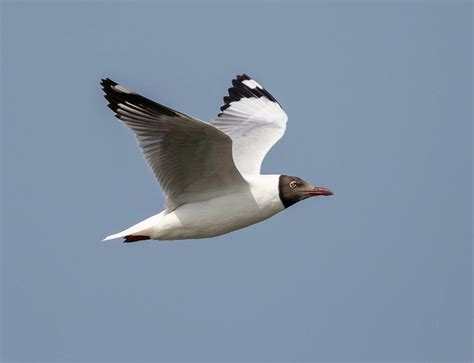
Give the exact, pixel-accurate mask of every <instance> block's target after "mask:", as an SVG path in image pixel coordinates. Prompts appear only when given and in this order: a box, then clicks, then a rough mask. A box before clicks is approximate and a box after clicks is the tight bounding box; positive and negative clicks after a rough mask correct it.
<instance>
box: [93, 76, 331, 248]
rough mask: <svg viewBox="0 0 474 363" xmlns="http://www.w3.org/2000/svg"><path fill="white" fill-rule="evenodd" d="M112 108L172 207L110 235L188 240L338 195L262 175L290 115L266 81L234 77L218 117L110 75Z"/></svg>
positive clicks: (132, 239)
mask: <svg viewBox="0 0 474 363" xmlns="http://www.w3.org/2000/svg"><path fill="white" fill-rule="evenodd" d="M101 85H102V89H103V91H104V92H105V98H106V99H107V101H108V102H109V104H108V106H109V108H110V109H111V110H112V111H113V112H114V113H115V116H116V117H117V118H118V119H119V120H120V121H121V122H122V123H123V124H124V125H125V126H127V127H128V128H129V129H130V130H131V131H133V132H134V133H135V136H136V138H137V141H138V144H139V146H140V147H141V149H142V152H143V155H144V157H145V159H146V161H147V163H148V165H149V166H150V168H151V169H152V171H153V173H154V175H155V177H156V179H157V181H158V183H159V184H160V186H161V188H162V190H163V193H164V195H165V199H166V205H165V209H164V210H163V211H162V212H161V213H159V214H156V215H154V216H152V217H150V218H148V219H145V220H144V221H142V222H140V223H137V224H135V225H133V226H131V227H130V228H127V229H125V230H124V231H122V232H119V233H116V234H112V235H110V236H108V237H106V238H105V239H104V241H105V240H111V239H115V238H124V242H136V241H141V240H148V239H154V240H181V239H197V238H209V237H215V236H219V235H222V234H225V233H228V232H231V231H235V230H238V229H241V228H244V227H247V226H249V225H252V224H255V223H258V222H261V221H263V220H265V219H267V218H269V217H271V216H273V215H275V214H276V213H278V212H281V211H283V210H284V209H285V208H288V207H290V206H292V205H293V204H295V203H297V202H299V201H301V200H304V199H306V198H309V197H313V196H321V195H323V196H328V195H332V194H333V193H332V192H331V191H330V190H329V189H327V188H323V187H316V186H313V185H311V184H310V183H308V182H306V181H304V180H303V179H301V178H298V177H295V176H289V175H262V174H260V168H261V165H262V161H263V159H264V157H265V155H266V154H267V152H268V151H269V150H270V149H271V147H272V146H273V145H274V144H275V143H276V142H277V141H278V140H279V139H280V138H281V137H282V136H283V134H284V133H285V129H286V122H287V120H288V117H287V115H286V113H285V111H283V109H282V107H281V106H280V104H279V103H278V102H277V101H276V100H275V98H273V96H272V95H271V94H270V93H269V92H268V91H267V90H265V88H263V87H262V86H261V85H260V83H258V82H257V81H255V80H254V79H252V78H250V77H249V76H247V75H246V74H243V75H238V76H236V78H235V79H233V80H232V87H231V88H229V90H228V93H229V94H228V96H225V97H224V105H223V106H222V107H221V108H220V111H221V112H220V113H219V114H218V116H217V118H216V119H214V121H213V122H212V123H206V122H203V121H201V120H199V119H197V118H195V117H191V116H188V115H185V114H183V113H181V112H178V111H175V110H172V109H171V108H168V107H166V106H163V105H161V104H159V103H157V102H154V101H152V100H149V99H147V98H145V97H143V96H141V95H139V94H138V93H136V92H134V91H131V90H129V89H127V88H125V87H124V86H122V85H120V84H117V83H116V82H114V81H112V80H111V79H109V78H106V79H103V80H102V82H101Z"/></svg>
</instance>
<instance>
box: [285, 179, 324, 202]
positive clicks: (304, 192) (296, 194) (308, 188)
mask: <svg viewBox="0 0 474 363" xmlns="http://www.w3.org/2000/svg"><path fill="white" fill-rule="evenodd" d="M278 190H279V193H280V200H281V202H282V203H283V205H284V206H285V208H288V207H289V206H291V205H293V204H295V203H297V202H299V201H300V200H303V199H306V198H309V197H317V196H318V195H325V196H327V195H332V192H331V191H330V190H329V189H327V188H323V187H315V186H313V185H311V184H309V183H307V182H305V181H304V180H303V179H301V178H298V177H297V176H289V175H280V180H279V183H278Z"/></svg>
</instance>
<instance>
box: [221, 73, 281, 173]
mask: <svg viewBox="0 0 474 363" xmlns="http://www.w3.org/2000/svg"><path fill="white" fill-rule="evenodd" d="M221 111H222V112H221V113H219V115H218V116H217V118H216V119H215V120H214V121H213V122H212V125H214V126H215V127H217V128H218V129H219V130H221V131H223V132H225V133H226V134H227V135H229V136H230V137H231V138H232V143H233V149H232V152H233V157H234V162H235V165H236V166H237V169H239V171H240V172H241V173H242V174H243V175H246V174H260V168H261V165H262V161H263V159H264V158H265V155H266V154H267V152H268V151H269V150H270V149H271V147H272V146H273V145H274V144H275V143H276V142H277V141H278V140H279V139H280V138H281V137H282V136H283V134H284V133H285V129H286V121H287V120H288V116H287V115H286V113H285V111H283V109H282V108H281V106H280V104H279V103H278V102H277V101H276V100H275V98H273V96H272V95H271V94H270V93H269V92H268V91H267V90H265V88H263V87H262V86H261V85H260V84H259V83H258V82H256V81H255V80H253V79H251V78H250V77H249V76H247V75H246V74H243V75H241V76H240V75H239V76H237V77H236V78H235V79H233V80H232V87H231V88H229V95H228V96H226V97H224V105H223V106H222V107H221Z"/></svg>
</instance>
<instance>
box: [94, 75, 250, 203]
mask: <svg viewBox="0 0 474 363" xmlns="http://www.w3.org/2000/svg"><path fill="white" fill-rule="evenodd" d="M101 84H102V87H103V90H104V92H105V98H106V99H107V100H108V101H109V105H108V106H109V107H110V108H111V109H112V111H114V112H115V116H116V117H117V118H118V119H119V120H120V121H122V122H123V123H124V124H125V125H126V126H127V127H129V128H130V129H131V130H132V131H133V132H134V133H135V134H136V137H137V140H138V143H139V145H140V147H141V148H142V151H143V154H144V156H145V159H146V161H147V162H148V164H149V165H150V167H151V169H152V170H153V173H154V174H155V176H156V179H157V180H158V182H159V183H160V185H161V187H162V189H163V191H164V194H165V196H166V207H167V210H168V211H172V210H174V209H175V208H177V207H178V206H180V205H181V204H185V203H192V202H197V201H203V200H208V199H211V198H216V197H219V196H222V195H225V194H228V193H230V192H232V191H233V190H235V191H237V190H240V189H241V188H247V187H248V184H247V182H246V181H245V180H244V179H243V177H242V175H241V174H240V173H239V171H238V170H237V168H236V167H235V164H234V161H233V159H232V140H231V139H230V137H229V136H227V135H226V134H225V133H224V132H222V131H220V130H218V129H217V128H216V127H214V126H212V125H210V124H207V123H204V122H202V121H200V120H198V119H195V118H193V117H190V116H187V115H185V114H182V113H180V112H177V111H174V110H172V109H170V108H168V107H165V106H163V105H160V104H158V103H156V102H154V101H151V100H149V99H147V98H145V97H143V96H141V95H139V94H137V93H135V92H132V91H130V90H128V89H126V88H125V87H123V86H121V85H119V84H117V83H115V82H114V81H112V80H110V79H104V80H102V83H101Z"/></svg>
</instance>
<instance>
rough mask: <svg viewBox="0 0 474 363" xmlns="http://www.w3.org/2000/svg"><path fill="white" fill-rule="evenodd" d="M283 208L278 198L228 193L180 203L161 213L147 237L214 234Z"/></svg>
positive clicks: (261, 218)
mask: <svg viewBox="0 0 474 363" xmlns="http://www.w3.org/2000/svg"><path fill="white" fill-rule="evenodd" d="M283 209H284V207H283V205H282V203H281V202H280V200H279V199H278V198H273V197H268V196H263V197H261V198H255V197H254V196H253V195H251V194H247V193H236V194H230V195H226V196H223V197H219V198H214V199H211V200H208V201H204V202H195V203H189V204H184V205H182V206H180V207H179V208H177V209H176V210H174V211H173V212H171V213H168V214H163V215H162V218H161V220H160V221H159V223H158V224H157V225H156V227H155V228H154V233H153V234H152V236H151V237H152V238H154V239H159V240H177V239H194V238H207V237H215V236H219V235H222V234H225V233H228V232H231V231H235V230H237V229H240V228H244V227H247V226H249V225H251V224H254V223H258V222H260V221H263V220H265V219H267V218H269V217H271V216H273V215H274V214H276V213H278V212H280V211H281V210H283Z"/></svg>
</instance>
